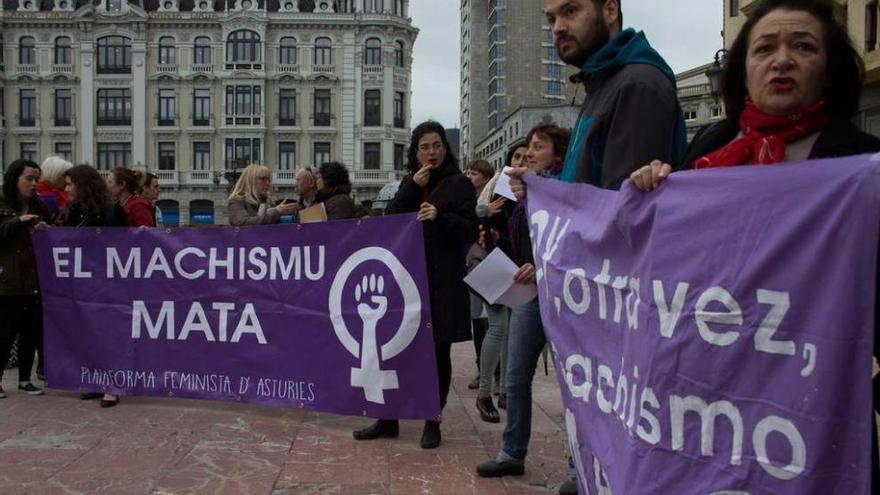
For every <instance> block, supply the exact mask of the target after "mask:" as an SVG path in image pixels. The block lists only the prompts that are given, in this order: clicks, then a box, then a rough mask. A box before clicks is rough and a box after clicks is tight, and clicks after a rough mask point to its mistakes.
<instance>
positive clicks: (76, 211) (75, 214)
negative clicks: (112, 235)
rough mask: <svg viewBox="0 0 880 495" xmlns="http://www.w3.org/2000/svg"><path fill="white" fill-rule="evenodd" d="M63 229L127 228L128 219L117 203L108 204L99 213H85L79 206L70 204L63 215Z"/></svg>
mask: <svg viewBox="0 0 880 495" xmlns="http://www.w3.org/2000/svg"><path fill="white" fill-rule="evenodd" d="M62 225H63V226H64V227H128V217H127V216H126V215H125V210H123V209H122V207H121V206H119V204H118V203H111V204H108V205H107V206H106V207H105V208H104V211H102V212H100V213H86V212H84V211H83V210H82V208H80V206H79V204H76V203H74V204H71V205H69V208H68V210H67V212H66V214H65V215H64V221H63V222H62Z"/></svg>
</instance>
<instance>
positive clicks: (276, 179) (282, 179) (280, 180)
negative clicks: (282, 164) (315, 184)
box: [272, 170, 296, 187]
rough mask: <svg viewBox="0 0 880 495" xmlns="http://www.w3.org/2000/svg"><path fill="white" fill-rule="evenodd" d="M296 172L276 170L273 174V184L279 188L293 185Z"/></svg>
mask: <svg viewBox="0 0 880 495" xmlns="http://www.w3.org/2000/svg"><path fill="white" fill-rule="evenodd" d="M295 178H296V170H276V171H275V172H273V173H272V182H273V183H274V184H275V185H276V187H277V186H279V185H280V186H284V185H293V181H294V179H295Z"/></svg>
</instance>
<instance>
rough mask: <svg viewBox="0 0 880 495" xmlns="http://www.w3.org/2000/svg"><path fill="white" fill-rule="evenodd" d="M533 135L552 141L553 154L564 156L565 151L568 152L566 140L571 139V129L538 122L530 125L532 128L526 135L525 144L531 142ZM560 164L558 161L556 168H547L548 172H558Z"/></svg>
mask: <svg viewBox="0 0 880 495" xmlns="http://www.w3.org/2000/svg"><path fill="white" fill-rule="evenodd" d="M535 136H539V137H542V138H546V139H549V140H550V141H551V142H552V143H553V155H554V156H556V157H559V158H565V153H566V152H568V142H569V140H570V139H571V131H569V130H568V129H563V128H562V127H559V126H558V125H554V124H539V125H536V126H535V127H532V130H530V131H529V133H528V134H527V135H526V146H528V144H529V143H531V142H532V138H533V137H535ZM561 164H562V162H561V161H560V165H559V166H558V167H557V168H556V169H551V170H548V172H550V173H557V172H559V170H558V169H559V168H561Z"/></svg>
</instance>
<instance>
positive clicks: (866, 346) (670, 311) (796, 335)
mask: <svg viewBox="0 0 880 495" xmlns="http://www.w3.org/2000/svg"><path fill="white" fill-rule="evenodd" d="M878 173H880V167H878V163H876V162H872V161H870V158H869V157H867V156H865V157H852V158H848V159H839V160H825V161H816V162H808V163H798V164H788V165H779V166H773V167H738V168H732V169H726V170H713V171H693V172H682V173H676V174H673V175H672V176H671V177H670V178H669V180H668V181H667V182H666V183H665V184H664V185H662V186H661V187H660V188H659V189H658V190H657V191H653V192H650V193H644V192H642V191H639V190H638V189H636V188H635V187H634V186H633V185H632V184H629V183H627V184H625V185H624V187H623V189H622V191H621V192H615V191H607V190H600V189H596V188H593V187H590V186H586V185H576V184H566V183H562V182H559V181H553V180H547V179H537V178H530V179H529V216H530V221H531V229H532V230H531V234H532V240H533V243H534V245H535V260H536V266H537V268H538V279H539V282H538V289H539V298H540V304H541V314H542V318H543V320H544V323H545V326H546V332H547V336H548V338H549V340H550V342H551V345H552V347H553V350H554V356H555V362H556V369H557V378H558V379H559V383H560V386H561V389H562V397H563V402H564V405H565V420H566V425H567V427H568V433H569V439H570V443H571V447H572V452H573V454H574V457H575V460H576V466H577V468H578V469H577V470H578V475H579V481H580V484H581V493H589V494H597V493H598V494H610V493H614V494H638V493H663V494H667V493H669V494H671V493H676V494H700V495H706V494H716V495H722V494H723V495H747V494H757V493H775V494H798V495H804V494H817V495H818V494H823V495H825V494H832V493H835V494H836V493H839V494H844V493H846V494H868V493H869V490H870V488H869V479H870V469H871V454H870V447H871V435H872V434H874V433H873V426H872V425H873V413H872V406H871V370H872V349H873V339H874V305H875V285H876V283H877V244H878V226H880V215H878V212H880V204H878V192H880V187H878V186H880V183H878V177H880V175H878Z"/></svg>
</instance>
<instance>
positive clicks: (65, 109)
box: [55, 89, 73, 127]
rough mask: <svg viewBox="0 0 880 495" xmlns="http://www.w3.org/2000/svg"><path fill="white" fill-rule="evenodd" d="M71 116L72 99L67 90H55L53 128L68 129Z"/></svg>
mask: <svg viewBox="0 0 880 495" xmlns="http://www.w3.org/2000/svg"><path fill="white" fill-rule="evenodd" d="M72 114H73V98H72V96H71V93H70V90H69V89H58V90H55V126H56V127H69V126H70V125H71V116H72Z"/></svg>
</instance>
